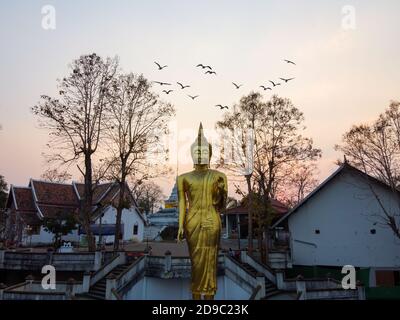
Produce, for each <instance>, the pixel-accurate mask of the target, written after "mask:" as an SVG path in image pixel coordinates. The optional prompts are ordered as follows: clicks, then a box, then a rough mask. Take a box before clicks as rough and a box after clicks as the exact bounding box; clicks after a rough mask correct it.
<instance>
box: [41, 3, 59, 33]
mask: <svg viewBox="0 0 400 320" xmlns="http://www.w3.org/2000/svg"><path fill="white" fill-rule="evenodd" d="M41 13H42V28H43V29H44V30H55V29H56V8H55V7H54V6H52V5H49V4H47V5H45V6H43V7H42V10H41Z"/></svg>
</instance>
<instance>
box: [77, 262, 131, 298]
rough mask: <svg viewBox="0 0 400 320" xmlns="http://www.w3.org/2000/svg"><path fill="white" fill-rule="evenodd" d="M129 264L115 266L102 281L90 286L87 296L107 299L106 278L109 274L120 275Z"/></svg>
mask: <svg viewBox="0 0 400 320" xmlns="http://www.w3.org/2000/svg"><path fill="white" fill-rule="evenodd" d="M128 267H129V264H123V265H119V266H117V267H116V268H114V269H113V270H112V271H111V272H110V273H108V274H107V275H106V276H105V277H103V278H102V279H101V280H100V281H98V282H96V283H95V284H94V285H93V286H91V287H90V289H89V292H88V293H86V294H85V296H86V297H88V298H91V299H95V300H105V298H106V281H107V280H106V279H107V277H108V276H109V275H114V276H115V277H118V276H119V275H120V274H121V273H123V272H124V271H125V270H126V269H127V268H128Z"/></svg>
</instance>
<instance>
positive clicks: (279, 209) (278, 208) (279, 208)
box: [224, 199, 288, 215]
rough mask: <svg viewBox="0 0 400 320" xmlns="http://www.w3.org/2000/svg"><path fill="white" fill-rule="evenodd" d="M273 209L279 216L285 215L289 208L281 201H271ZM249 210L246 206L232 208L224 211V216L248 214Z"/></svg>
mask: <svg viewBox="0 0 400 320" xmlns="http://www.w3.org/2000/svg"><path fill="white" fill-rule="evenodd" d="M271 203H272V207H273V208H274V209H275V212H276V213H277V214H279V215H283V214H285V213H286V212H287V211H288V208H287V207H286V206H285V205H284V204H283V203H282V202H280V201H278V200H276V199H272V200H271ZM247 213H248V209H247V207H246V206H244V205H240V206H239V207H236V208H230V209H227V210H225V211H224V214H247Z"/></svg>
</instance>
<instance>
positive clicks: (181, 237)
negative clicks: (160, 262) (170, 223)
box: [177, 228, 183, 242]
mask: <svg viewBox="0 0 400 320" xmlns="http://www.w3.org/2000/svg"><path fill="white" fill-rule="evenodd" d="M177 240H178V242H181V241H182V240H183V228H179V229H178V239H177Z"/></svg>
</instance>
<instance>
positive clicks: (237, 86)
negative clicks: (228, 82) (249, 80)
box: [232, 82, 242, 89]
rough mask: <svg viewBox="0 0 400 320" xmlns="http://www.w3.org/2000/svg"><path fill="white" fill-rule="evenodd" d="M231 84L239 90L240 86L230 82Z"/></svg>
mask: <svg viewBox="0 0 400 320" xmlns="http://www.w3.org/2000/svg"><path fill="white" fill-rule="evenodd" d="M232 84H233V85H234V86H235V87H236V89H239V88H240V87H241V86H242V84H239V85H238V84H236V83H234V82H232Z"/></svg>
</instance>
